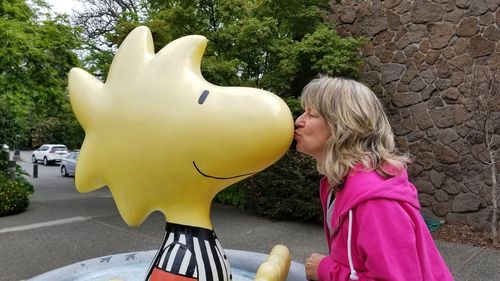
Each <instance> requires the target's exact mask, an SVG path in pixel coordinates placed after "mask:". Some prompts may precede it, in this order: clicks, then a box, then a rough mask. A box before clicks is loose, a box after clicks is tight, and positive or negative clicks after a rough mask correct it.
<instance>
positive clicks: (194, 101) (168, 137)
mask: <svg viewBox="0 0 500 281" xmlns="http://www.w3.org/2000/svg"><path fill="white" fill-rule="evenodd" d="M206 45H207V39H206V38H205V37H203V36H199V35H191V36H186V37H182V38H180V39H177V40H175V41H173V42H171V43H170V44H168V45H167V46H165V47H164V48H163V49H162V50H161V51H159V52H158V53H157V54H155V52H154V47H153V39H152V36H151V32H150V31H149V29H148V28H147V27H138V28H136V29H134V30H133V31H132V32H131V33H130V34H129V35H128V36H127V38H126V39H125V41H124V42H123V43H122V45H121V46H120V48H119V49H118V51H117V53H116V55H115V57H114V59H113V62H112V64H111V68H110V71H109V75H108V77H107V81H106V82H105V83H103V82H101V81H100V80H98V79H96V78H95V77H94V76H92V75H90V74H88V73H87V72H85V71H84V70H82V69H78V68H73V69H72V70H71V72H70V73H69V92H70V100H71V105H72V107H73V111H74V113H75V115H76V117H77V119H78V121H79V122H80V124H81V125H82V127H83V129H84V130H85V140H84V142H83V145H82V147H81V153H80V157H79V159H78V166H77V168H76V179H75V181H76V187H77V189H78V191H80V192H89V191H93V190H96V189H98V188H100V187H102V186H105V185H107V186H108V187H109V189H110V191H111V193H112V195H113V198H114V200H115V202H116V206H117V208H118V210H119V212H120V214H121V216H122V217H123V219H124V220H125V222H126V223H127V224H128V225H130V226H138V225H140V224H141V223H142V222H143V221H144V220H145V219H146V217H147V216H148V215H149V214H151V213H152V212H154V211H156V210H159V211H161V212H162V213H163V214H164V215H165V219H166V229H165V237H164V239H163V243H162V244H161V247H160V248H159V250H158V252H157V254H156V256H155V258H154V260H153V262H152V264H151V266H150V269H149V270H148V272H147V275H146V277H145V280H151V281H165V280H169V281H171V280H172V281H177V280H179V281H189V280H200V281H205V280H214V281H229V280H231V278H232V276H231V269H230V266H229V263H228V261H227V259H226V255H225V254H224V250H223V249H222V247H221V244H220V243H219V241H218V240H217V236H216V235H215V232H214V230H213V227H212V223H211V221H210V205H211V202H212V199H213V197H214V196H215V195H216V194H217V193H218V192H219V191H221V190H222V189H224V188H225V187H227V186H229V185H231V184H233V183H235V182H237V181H240V180H242V179H244V178H247V177H249V176H251V175H254V174H255V173H257V172H259V171H261V170H263V169H265V168H266V167H268V166H270V165H271V164H272V163H274V162H275V161H277V160H278V159H279V158H280V157H281V156H283V154H284V153H285V152H286V150H287V149H288V147H289V146H290V144H291V141H292V138H293V130H294V127H293V120H292V116H291V113H290V110H289V108H288V107H287V106H286V104H285V103H284V102H283V101H282V100H281V99H280V98H279V97H277V96H275V95H274V94H271V93H269V92H266V91H264V90H260V89H254V88H244V87H221V86H216V85H213V84H211V83H209V82H207V81H206V80H205V79H204V78H203V76H202V75H201V70H200V64H201V59H202V56H203V53H204V50H205V47H206ZM276 251H277V252H280V253H283V249H282V248H278V249H277V250H276ZM285 252H287V250H285ZM287 255H288V256H287ZM272 256H273V255H270V260H268V261H267V262H266V263H264V264H263V265H262V266H261V267H262V268H260V269H259V272H260V273H258V274H257V277H258V280H271V279H273V280H284V279H283V278H286V274H283V271H285V273H286V272H287V270H288V269H283V268H284V267H286V266H287V264H288V267H289V266H290V258H289V254H286V253H285V254H282V255H277V254H276V255H274V256H275V258H272ZM280 257H281V258H280ZM280 259H281V261H280ZM273 260H274V262H273ZM266 264H267V265H266ZM266 276H267V277H266ZM283 276H284V277H283ZM277 278H278V279H277Z"/></svg>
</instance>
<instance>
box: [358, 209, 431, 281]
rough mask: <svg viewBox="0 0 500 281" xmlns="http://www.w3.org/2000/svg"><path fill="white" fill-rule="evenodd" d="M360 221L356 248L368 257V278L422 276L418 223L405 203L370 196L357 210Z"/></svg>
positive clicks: (366, 264) (404, 278)
mask: <svg viewBox="0 0 500 281" xmlns="http://www.w3.org/2000/svg"><path fill="white" fill-rule="evenodd" d="M354 221H355V223H356V225H357V237H355V239H356V241H355V242H354V240H353V247H354V245H357V246H356V247H357V248H356V249H354V248H353V252H357V253H359V254H361V255H362V256H364V257H365V259H364V263H365V264H364V266H365V268H366V276H365V280H373V279H377V280H379V279H383V280H420V279H421V278H422V276H421V275H422V273H421V272H422V271H421V268H420V265H419V264H420V262H419V256H418V252H417V245H416V244H417V243H416V237H415V229H414V228H415V226H414V223H413V221H412V220H411V218H410V216H409V214H408V213H407V212H406V210H405V209H404V208H403V206H402V205H401V204H400V203H398V202H396V201H392V200H369V201H367V202H365V203H364V204H361V205H359V206H358V207H357V208H356V209H355V210H354Z"/></svg>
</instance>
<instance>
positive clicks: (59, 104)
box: [0, 0, 80, 146]
mask: <svg viewBox="0 0 500 281" xmlns="http://www.w3.org/2000/svg"><path fill="white" fill-rule="evenodd" d="M0 41H1V42H2V45H1V46H0V89H2V91H1V92H0V104H1V106H0V108H1V107H2V106H3V107H5V108H7V109H6V110H1V109H0V111H2V112H5V114H7V113H6V112H10V113H8V114H10V115H9V116H11V117H8V118H13V120H8V122H6V123H8V124H9V125H8V126H7V125H6V126H7V127H6V129H8V130H6V131H9V135H8V136H4V138H6V141H7V142H10V143H14V140H13V139H12V138H13V136H12V134H13V132H14V131H16V135H20V139H19V140H18V141H21V142H22V143H23V144H24V145H25V146H30V145H32V143H31V142H32V138H31V132H32V131H33V129H35V128H37V125H38V123H39V122H41V120H45V119H48V118H49V117H52V118H56V119H58V120H59V124H60V125H59V127H58V130H61V131H65V130H70V131H71V130H73V128H72V126H74V124H76V123H75V122H72V121H71V120H72V119H74V117H73V114H72V113H71V111H70V110H69V109H70V107H69V106H68V105H69V103H68V98H67V92H66V86H67V81H66V80H67V78H66V76H67V73H68V72H69V70H70V68H71V67H73V66H78V65H80V61H79V59H78V57H77V55H76V53H75V51H74V50H76V49H78V48H79V46H80V39H79V36H78V33H77V32H75V30H74V29H73V28H72V27H71V26H70V25H69V22H68V19H67V18H66V17H65V16H61V15H53V14H52V13H51V12H50V10H48V8H47V4H46V3H45V2H44V1H40V0H37V1H33V3H32V4H31V6H30V5H28V4H27V3H26V1H24V0H5V1H2V2H0ZM2 116H3V114H2ZM3 123H4V122H3V121H2V122H1V123H0V124H3ZM2 130H3V128H2ZM76 130H77V129H76ZM40 141H44V140H40ZM59 141H63V140H59ZM75 142H76V141H75ZM33 145H36V143H34V144H33Z"/></svg>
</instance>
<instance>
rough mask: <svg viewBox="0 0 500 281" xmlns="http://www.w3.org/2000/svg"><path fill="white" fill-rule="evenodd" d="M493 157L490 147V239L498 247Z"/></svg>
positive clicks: (495, 170) (495, 173) (495, 180)
mask: <svg viewBox="0 0 500 281" xmlns="http://www.w3.org/2000/svg"><path fill="white" fill-rule="evenodd" d="M494 160H495V158H494V155H493V151H491V149H490V169H491V180H492V184H491V203H492V204H491V207H492V209H493V215H492V217H491V240H492V244H493V246H494V247H497V248H498V247H499V241H498V231H497V229H498V220H497V212H498V203H497V168H496V165H495V161H494Z"/></svg>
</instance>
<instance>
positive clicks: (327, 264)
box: [318, 256, 350, 281]
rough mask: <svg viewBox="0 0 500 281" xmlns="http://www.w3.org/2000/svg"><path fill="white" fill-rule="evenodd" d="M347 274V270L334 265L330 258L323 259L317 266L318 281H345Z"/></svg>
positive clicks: (336, 264)
mask: <svg viewBox="0 0 500 281" xmlns="http://www.w3.org/2000/svg"><path fill="white" fill-rule="evenodd" d="M349 274H350V272H349V270H348V269H346V268H345V267H342V266H341V265H339V264H338V263H336V262H335V261H334V260H333V258H332V257H331V256H326V257H324V258H323V259H322V260H321V262H320V263H319V266H318V280H320V281H336V280H346V276H349ZM347 278H348V277H347Z"/></svg>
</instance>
